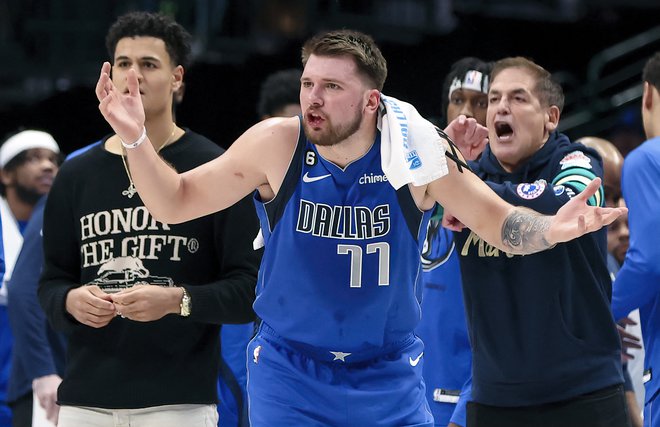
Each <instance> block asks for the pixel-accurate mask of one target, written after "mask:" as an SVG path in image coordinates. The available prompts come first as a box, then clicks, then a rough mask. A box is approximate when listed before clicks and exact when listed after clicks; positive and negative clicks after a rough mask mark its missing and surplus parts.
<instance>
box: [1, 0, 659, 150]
mask: <svg viewBox="0 0 660 427" xmlns="http://www.w3.org/2000/svg"><path fill="white" fill-rule="evenodd" d="M135 9H141V10H151V11H158V10H160V11H163V12H166V13H170V14H172V15H174V16H175V17H176V19H177V20H178V21H179V22H181V23H182V24H183V25H184V26H185V27H186V28H187V29H188V30H189V31H190V32H191V33H192V34H193V36H194V37H195V57H196V61H195V63H194V64H193V65H192V66H191V67H190V68H189V69H188V70H187V72H186V77H185V81H186V94H185V97H184V100H183V102H182V104H181V105H180V106H179V108H178V110H177V122H178V123H179V124H180V125H182V126H188V127H191V128H193V129H194V130H196V131H198V132H200V133H202V134H205V135H207V136H209V137H210V138H211V139H213V140H215V141H216V142H217V143H219V144H220V145H222V146H225V147H227V146H228V145H229V144H231V142H232V141H233V140H234V139H235V138H237V137H238V136H239V135H240V134H241V133H242V132H243V131H244V130H245V129H247V128H248V127H249V126H250V125H251V124H253V123H254V122H255V121H256V120H257V114H256V111H255V110H256V102H257V96H258V90H259V85H260V83H261V81H262V80H263V79H264V78H265V76H266V75H268V74H269V73H271V72H273V71H276V70H279V69H283V68H290V67H299V66H300V59H299V50H300V46H301V44H302V42H303V41H304V40H305V39H306V38H307V37H309V36H310V35H313V34H314V33H315V32H317V31H321V30H327V29H333V28H342V27H343V28H354V29H358V30H362V31H365V32H368V33H370V34H372V35H373V36H374V38H375V39H376V41H377V42H378V43H379V45H380V46H381V49H382V51H383V54H384V55H385V57H386V59H387V61H388V65H389V77H388V81H387V83H386V85H385V89H384V92H385V93H386V94H389V95H392V96H395V97H397V98H400V99H403V100H406V101H408V102H411V103H413V104H414V105H416V106H417V108H418V109H419V110H420V112H422V114H424V115H426V116H428V117H432V118H436V117H438V116H440V99H439V94H440V91H441V85H442V78H443V76H444V74H445V73H446V72H447V71H448V68H449V65H450V64H451V63H452V62H453V61H455V60H456V59H459V58H461V57H463V56H468V55H469V56H478V57H481V58H482V59H486V60H495V59H499V58H501V57H505V56H515V55H522V56H527V57H530V58H532V59H534V60H535V61H536V62H538V63H539V64H540V65H542V66H544V67H545V68H547V69H548V70H550V71H551V72H553V73H555V74H556V76H557V77H558V79H559V80H560V81H561V82H562V84H563V86H564V89H565V91H566V94H567V106H566V109H565V111H564V114H563V116H562V120H563V122H565V123H567V126H566V128H565V129H563V131H565V132H566V133H568V134H569V136H571V137H574V138H576V137H579V136H584V135H587V134H591V135H599V136H603V137H608V138H616V139H617V140H618V139H620V136H621V135H623V136H622V137H621V140H622V141H623V142H621V144H623V145H625V144H628V143H630V144H634V143H635V142H636V141H638V140H639V139H641V132H642V131H641V127H640V126H641V125H640V119H639V93H640V92H639V87H640V80H639V76H640V72H641V67H642V65H643V63H644V61H645V59H647V58H648V57H649V56H650V55H651V54H652V52H654V51H658V50H660V30H659V28H660V27H658V25H659V23H660V20H659V19H658V18H660V1H658V0H654V1H635V0H630V1H625V2H624V1H611V0H610V1H608V0H602V1H593V2H592V1H589V0H554V1H532V0H504V1H483V0H464V1H458V0H456V1H451V0H444V1H443V0H440V1H438V0H435V1H424V0H417V1H412V0H411V1H408V0H400V1H394V0H390V1H387V0H382V1H352V2H351V1H311V0H310V1H302V0H245V1H230V0H228V1H212V0H206V1H201V0H197V1H172V0H170V1H155V0H154V1H111V0H107V1H105V0H104V1H100V0H94V1H89V0H85V1H82V0H80V1H75V0H68V1H56V0H52V1H37V0H0V21H1V22H0V58H2V73H1V74H0V135H5V134H7V133H9V132H13V131H15V130H17V129H18V128H21V127H24V128H28V127H30V128H39V129H44V130H46V131H48V132H50V133H52V134H53V135H54V136H55V138H56V139H57V141H58V142H59V143H60V146H61V147H62V149H63V151H65V152H70V151H72V150H74V149H76V148H79V147H81V146H84V145H87V144H89V143H91V142H93V141H95V140H97V139H99V138H100V137H101V136H103V135H104V134H106V133H108V132H110V129H109V127H108V126H107V124H106V123H105V121H104V120H103V118H102V117H101V115H100V113H99V112H98V109H97V101H96V98H95V95H94V92H93V85H94V83H95V81H96V79H97V76H98V71H99V70H100V66H101V63H102V61H104V60H107V59H108V55H107V52H106V51H105V45H104V37H105V32H106V30H107V28H108V27H109V25H110V24H111V23H112V21H114V19H115V18H116V17H117V16H118V15H120V14H121V13H124V12H126V11H128V10H135ZM640 34H642V36H639V35H640ZM640 37H641V39H640ZM621 43H623V45H621ZM618 45H621V46H620V48H616V47H617V46H618ZM612 46H615V48H616V49H613V48H612ZM602 52H605V53H608V52H609V53H608V54H607V55H606V54H604V53H602ZM613 52H619V53H617V54H616V55H618V56H616V55H615V54H614V53H613ZM621 52H623V53H621ZM611 56H615V57H616V58H615V59H611V58H610V57H611ZM603 58H605V60H604V59H603ZM607 58H610V59H607ZM599 64H600V65H599ZM626 68H627V70H626ZM609 69H611V70H609ZM594 70H599V71H598V72H596V71H594ZM621 70H625V73H624V72H623V71H621ZM622 73H623V74H622ZM613 78H614V79H615V80H612V79H613ZM608 79H609V80H608ZM611 81H614V83H607V84H605V83H604V82H611ZM626 137H629V138H632V140H633V142H626V141H625V140H624V139H625V138H626ZM624 151H627V150H626V149H625V148H624Z"/></svg>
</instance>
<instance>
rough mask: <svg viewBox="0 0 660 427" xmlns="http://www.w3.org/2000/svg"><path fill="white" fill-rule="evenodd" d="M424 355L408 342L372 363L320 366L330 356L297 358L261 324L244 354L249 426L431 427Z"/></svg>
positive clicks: (412, 338) (413, 340) (331, 362)
mask: <svg viewBox="0 0 660 427" xmlns="http://www.w3.org/2000/svg"><path fill="white" fill-rule="evenodd" d="M423 351H424V345H423V344H422V341H421V340H420V339H419V338H417V337H416V336H414V335H412V334H411V335H410V336H409V337H408V338H406V339H404V340H402V341H400V342H398V343H395V344H393V345H391V346H388V347H387V349H385V351H384V352H383V353H381V354H380V355H379V356H376V357H373V358H371V359H367V360H360V359H361V358H360V357H359V356H360V355H355V356H356V358H357V360H356V361H355V362H351V361H350V359H351V356H353V355H345V354H338V355H335V356H332V355H331V358H335V357H336V358H337V360H320V359H319V357H316V356H318V355H319V354H321V353H329V352H325V351H324V352H321V353H317V354H314V355H312V354H310V353H309V352H302V351H300V349H299V348H294V346H292V345H291V344H290V343H287V342H286V341H285V340H284V339H283V338H281V337H279V336H278V335H277V334H276V333H275V332H274V331H273V330H272V329H271V328H270V327H268V325H265V324H262V326H261V328H260V330H259V333H257V335H256V337H255V338H254V339H253V340H252V341H251V342H250V344H249V345H248V349H247V352H248V353H247V357H248V383H247V390H248V405H249V416H250V425H251V426H252V427H262V426H275V427H278V426H282V427H283V426H287V427H289V426H306V427H312V426H337V427H341V426H347V427H348V426H351V427H352V426H374V427H375V426H388V427H395V426H396V427H401V426H410V427H413V426H415V427H417V426H420V427H421V426H424V427H427V426H428V427H431V426H433V417H432V415H431V411H430V409H429V405H428V403H427V401H426V396H425V387H424V381H423V380H422V364H423V360H422V357H421V355H422V352H423ZM342 358H343V359H344V361H342V360H341V359H342Z"/></svg>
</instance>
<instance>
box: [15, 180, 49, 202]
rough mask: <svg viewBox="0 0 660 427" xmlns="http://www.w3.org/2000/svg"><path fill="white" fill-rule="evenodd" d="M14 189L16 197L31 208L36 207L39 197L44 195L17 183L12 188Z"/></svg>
mask: <svg viewBox="0 0 660 427" xmlns="http://www.w3.org/2000/svg"><path fill="white" fill-rule="evenodd" d="M14 189H15V190H16V196H18V198H19V199H20V200H21V201H22V202H23V203H27V204H28V205H31V206H34V205H36V204H37V202H38V201H39V199H40V198H41V196H43V195H44V194H46V193H43V194H42V193H40V192H39V191H37V190H36V189H34V188H29V187H26V186H24V185H22V184H18V183H17V184H16V185H15V186H14Z"/></svg>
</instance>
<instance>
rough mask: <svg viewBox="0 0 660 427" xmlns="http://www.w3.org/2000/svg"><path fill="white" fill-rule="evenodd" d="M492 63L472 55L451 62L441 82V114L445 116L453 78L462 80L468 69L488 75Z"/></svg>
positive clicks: (486, 88)
mask: <svg viewBox="0 0 660 427" xmlns="http://www.w3.org/2000/svg"><path fill="white" fill-rule="evenodd" d="M491 66H492V64H491V63H490V62H485V61H483V60H481V59H479V58H475V57H473V56H466V57H465V58H461V59H459V60H458V61H456V62H454V63H453V64H451V68H450V69H449V73H447V75H446V76H445V80H444V82H443V83H442V93H441V95H440V96H441V97H442V99H441V103H442V116H443V117H447V107H448V106H449V88H450V87H451V84H452V82H453V81H454V79H459V80H461V81H463V80H464V79H465V75H466V74H467V72H468V71H470V70H474V71H479V72H480V73H481V74H483V75H484V76H490V69H491ZM485 90H486V93H487V92H488V85H486V87H485Z"/></svg>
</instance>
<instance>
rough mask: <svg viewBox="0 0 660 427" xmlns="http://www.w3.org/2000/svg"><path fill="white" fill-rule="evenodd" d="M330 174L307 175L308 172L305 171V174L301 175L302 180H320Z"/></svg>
mask: <svg viewBox="0 0 660 427" xmlns="http://www.w3.org/2000/svg"><path fill="white" fill-rule="evenodd" d="M330 175H331V174H327V175H319V176H309V172H305V175H303V182H307V183H309V182H314V181H320V180H322V179H325V178H327V177H329V176H330Z"/></svg>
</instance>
